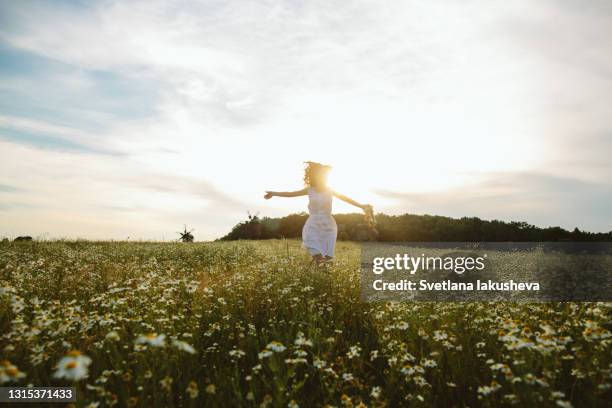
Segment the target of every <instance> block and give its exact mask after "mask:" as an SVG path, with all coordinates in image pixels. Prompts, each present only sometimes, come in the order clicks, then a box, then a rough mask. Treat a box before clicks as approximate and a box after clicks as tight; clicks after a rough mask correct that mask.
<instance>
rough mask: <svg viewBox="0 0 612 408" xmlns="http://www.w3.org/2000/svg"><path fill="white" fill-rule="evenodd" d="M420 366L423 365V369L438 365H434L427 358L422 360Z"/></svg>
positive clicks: (434, 363)
mask: <svg viewBox="0 0 612 408" xmlns="http://www.w3.org/2000/svg"><path fill="white" fill-rule="evenodd" d="M421 364H422V365H423V367H428V368H433V367H436V366H437V365H438V363H436V362H435V361H434V360H431V359H428V358H426V359H424V360H423V362H422V363H421Z"/></svg>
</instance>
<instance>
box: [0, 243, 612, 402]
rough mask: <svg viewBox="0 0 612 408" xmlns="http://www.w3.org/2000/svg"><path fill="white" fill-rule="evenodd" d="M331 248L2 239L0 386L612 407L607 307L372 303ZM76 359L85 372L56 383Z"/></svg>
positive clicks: (349, 252) (353, 263) (97, 392)
mask: <svg viewBox="0 0 612 408" xmlns="http://www.w3.org/2000/svg"><path fill="white" fill-rule="evenodd" d="M336 255H337V261H336V263H335V265H334V266H333V267H331V268H329V270H314V269H309V268H308V265H309V259H308V257H307V256H306V255H305V254H304V252H303V251H302V250H301V249H300V247H299V242H297V241H266V242H246V241H242V242H222V243H206V244H168V243H88V242H76V243H71V242H50V243H44V242H43V243H22V244H13V243H10V244H2V245H1V246H0V288H2V289H0V332H1V333H3V334H2V336H1V337H0V352H1V355H2V357H1V359H2V360H6V361H4V362H3V363H2V365H0V370H3V371H0V380H2V379H4V381H9V380H15V381H16V383H15V384H18V385H26V384H33V385H36V386H43V385H70V384H74V386H76V387H77V394H78V402H77V405H79V406H87V404H89V403H99V404H100V406H109V405H113V404H117V405H118V406H126V405H130V404H133V405H135V406H147V407H157V406H159V407H168V406H202V405H206V406H213V407H214V406H219V407H226V406H247V407H250V406H253V407H255V406H260V405H261V404H264V406H265V405H268V406H288V405H291V404H293V403H294V404H297V405H299V406H303V407H308V406H323V405H326V404H329V405H332V406H358V405H359V404H364V405H367V406H397V405H411V406H441V407H442V406H444V407H446V406H503V405H507V406H517V405H518V406H534V405H537V406H562V404H569V403H571V404H573V405H574V406H606V405H607V402H609V400H610V396H611V395H610V384H611V382H612V381H611V379H612V378H611V376H612V371H611V369H612V366H611V364H612V356H611V353H610V342H611V341H612V338H611V337H610V332H609V330H610V324H611V320H610V311H611V304H609V303H597V304H595V303H581V304H576V303H562V304H559V303H556V304H552V303H531V304H509V303H377V304H368V303H362V302H360V296H359V246H358V245H356V244H352V243H342V242H341V243H339V244H338V248H337V254H336ZM109 333H111V334H110V335H109ZM147 333H155V334H156V335H158V336H159V335H164V336H165V339H164V342H163V343H164V345H163V346H154V345H147V344H137V340H138V339H139V338H140V336H143V335H146V334H147ZM151 338H152V339H153V338H154V337H151ZM157 339H158V340H159V338H157ZM177 340H180V341H182V342H185V343H186V344H187V345H188V346H192V347H193V349H194V350H195V353H193V354H192V353H190V352H189V351H185V350H184V349H185V348H187V349H188V346H185V344H184V343H176V341H177ZM181 347H182V348H183V349H181ZM71 350H78V351H80V352H81V353H83V355H85V356H87V357H89V358H90V359H91V364H90V365H89V366H87V367H86V371H87V373H88V376H87V377H86V378H81V379H78V380H75V381H72V380H67V379H65V378H54V377H53V374H54V373H55V372H56V370H57V367H56V365H57V364H58V362H59V361H60V359H62V357H64V356H66V355H67V354H68V353H69V352H70V351H71ZM81 358H82V357H81ZM78 364H82V360H79V362H78ZM15 368H16V369H17V370H18V372H22V373H24V374H25V376H24V377H23V378H17V373H18V372H16V371H15ZM2 373H4V377H3V376H2ZM10 384H13V382H7V383H6V384H2V385H4V386H6V385H10ZM188 389H189V391H190V392H188V391H187V390H188ZM196 394H197V395H196ZM192 397H193V398H192Z"/></svg>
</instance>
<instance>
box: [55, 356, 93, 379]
mask: <svg viewBox="0 0 612 408" xmlns="http://www.w3.org/2000/svg"><path fill="white" fill-rule="evenodd" d="M90 364H91V358H89V357H87V356H86V355H83V354H82V353H81V352H80V351H78V350H73V351H71V352H69V353H68V355H66V356H64V357H62V359H61V360H60V361H59V363H57V370H56V371H55V373H53V377H55V378H65V379H67V380H71V381H79V380H82V379H84V378H87V375H88V367H89V365H90Z"/></svg>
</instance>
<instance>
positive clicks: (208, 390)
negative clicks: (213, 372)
mask: <svg viewBox="0 0 612 408" xmlns="http://www.w3.org/2000/svg"><path fill="white" fill-rule="evenodd" d="M216 392H217V387H215V384H208V385H207V386H206V393H207V394H215V393H216Z"/></svg>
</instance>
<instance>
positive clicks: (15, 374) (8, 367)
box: [0, 360, 25, 384]
mask: <svg viewBox="0 0 612 408" xmlns="http://www.w3.org/2000/svg"><path fill="white" fill-rule="evenodd" d="M24 377H25V373H22V372H21V371H19V369H18V368H17V366H16V365H14V364H12V363H11V362H10V361H8V360H3V361H0V384H4V383H7V382H10V381H12V382H17V381H19V380H20V379H21V378H24Z"/></svg>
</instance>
